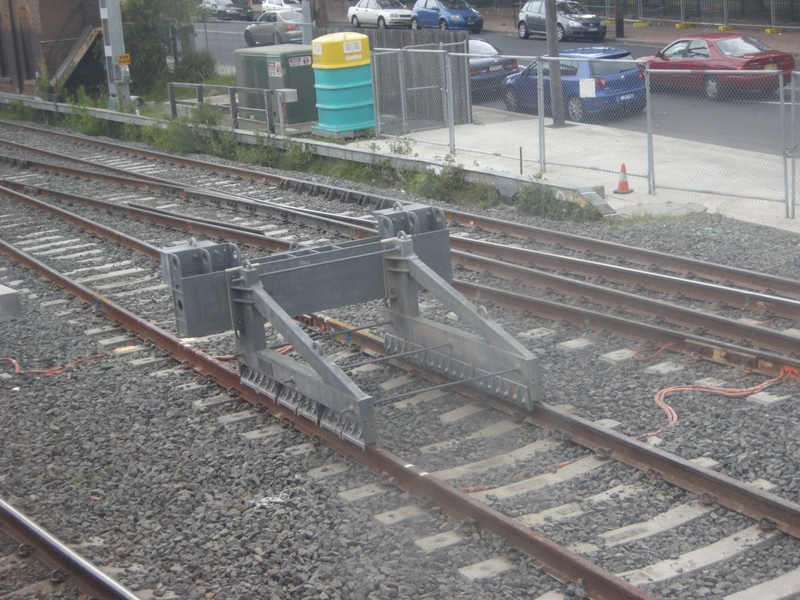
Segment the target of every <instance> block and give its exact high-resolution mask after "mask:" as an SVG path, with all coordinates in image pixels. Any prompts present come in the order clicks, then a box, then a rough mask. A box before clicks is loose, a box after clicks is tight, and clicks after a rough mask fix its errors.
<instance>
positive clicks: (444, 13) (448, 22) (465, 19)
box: [411, 0, 483, 33]
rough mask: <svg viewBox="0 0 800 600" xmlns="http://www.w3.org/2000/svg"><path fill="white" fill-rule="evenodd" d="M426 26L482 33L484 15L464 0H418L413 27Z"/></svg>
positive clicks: (412, 19)
mask: <svg viewBox="0 0 800 600" xmlns="http://www.w3.org/2000/svg"><path fill="white" fill-rule="evenodd" d="M425 27H427V28H437V27H438V28H439V29H468V30H469V31H471V32H472V33H480V32H481V30H482V29H483V17H482V16H481V13H479V12H478V11H477V10H475V9H474V8H472V7H471V6H470V5H469V4H467V3H466V2H464V0H417V3H416V4H415V5H414V10H412V11H411V29H422V28H425Z"/></svg>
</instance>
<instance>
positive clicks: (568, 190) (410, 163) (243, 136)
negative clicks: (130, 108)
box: [0, 93, 615, 216]
mask: <svg viewBox="0 0 800 600" xmlns="http://www.w3.org/2000/svg"><path fill="white" fill-rule="evenodd" d="M14 102H19V103H20V104H22V106H26V107H29V108H34V109H37V110H46V111H49V112H57V113H64V114H69V113H73V112H75V111H76V110H80V111H86V113H87V114H89V115H91V116H93V117H96V118H98V119H104V120H107V121H114V122H117V123H128V124H131V125H137V126H139V127H143V126H146V125H158V126H159V127H166V125H167V121H162V120H158V119H152V118H149V117H141V116H138V115H133V114H129V113H121V112H116V111H113V110H108V109H104V108H89V107H75V106H73V105H71V104H64V103H59V102H50V101H46V100H42V99H41V98H32V97H30V96H22V95H19V94H6V93H0V104H5V105H8V104H11V103H14ZM217 129H219V130H220V131H224V130H227V128H224V127H218V128H217ZM234 135H235V138H236V141H237V142H240V143H244V144H259V143H262V144H269V145H271V146H273V147H275V148H280V149H287V147H288V145H289V144H292V143H298V142H299V143H302V144H305V145H306V146H308V147H310V148H311V149H312V150H313V152H314V154H316V155H318V156H326V157H329V158H338V159H341V160H349V161H353V162H358V163H362V164H375V163H378V162H385V161H388V163H389V164H390V165H391V166H393V167H395V168H399V169H411V170H415V171H425V170H434V171H439V170H440V169H441V168H443V167H444V166H445V164H446V163H445V162H444V161H441V160H435V159H427V158H419V157H410V156H406V155H403V154H392V153H388V152H375V151H373V150H369V149H360V148H352V147H348V146H342V145H341V144H336V143H332V142H326V141H322V140H307V139H298V138H292V137H287V136H281V135H277V134H276V135H269V136H265V135H263V134H259V133H258V132H256V131H249V130H246V129H236V130H234ZM463 169H464V171H465V179H466V181H468V182H470V183H476V184H483V185H487V186H490V187H493V188H495V189H497V190H498V192H499V193H500V196H501V197H502V198H503V199H504V200H505V201H510V200H511V199H512V198H513V197H514V195H515V194H516V193H517V192H519V191H520V190H521V189H522V188H524V187H525V186H527V185H530V184H531V183H538V184H541V185H544V186H546V187H548V188H550V190H551V191H552V192H553V194H554V195H555V196H556V197H557V198H558V199H560V200H565V201H568V202H574V203H576V204H581V205H586V204H591V205H593V206H595V207H596V208H597V209H598V210H599V211H600V213H601V214H603V215H604V216H608V215H612V214H615V213H614V210H613V209H612V208H611V207H610V206H609V205H608V204H607V203H606V202H605V200H604V198H605V189H604V187H603V186H595V187H592V188H586V187H577V186H576V187H565V186H563V185H554V184H552V183H550V182H548V181H544V180H542V181H533V182H532V180H531V179H530V177H528V176H524V175H515V174H512V173H507V172H504V171H496V170H494V169H487V168H482V167H473V166H466V165H465V166H463Z"/></svg>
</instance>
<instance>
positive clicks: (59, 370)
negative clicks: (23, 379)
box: [0, 352, 108, 377]
mask: <svg viewBox="0 0 800 600" xmlns="http://www.w3.org/2000/svg"><path fill="white" fill-rule="evenodd" d="M106 354H108V352H103V353H102V354H94V355H92V356H86V357H84V358H79V359H78V360H73V361H72V362H69V363H67V364H65V365H60V366H58V367H50V368H49V369H31V370H29V371H24V370H22V368H20V366H19V363H18V362H17V361H16V360H14V359H13V358H0V362H7V363H11V364H12V365H14V373H16V374H17V375H32V374H39V375H47V376H48V377H53V376H55V375H63V374H64V373H66V371H67V369H68V368H69V367H74V366H75V365H79V364H81V363H82V362H85V361H87V360H94V359H96V358H102V357H104V356H105V355H106Z"/></svg>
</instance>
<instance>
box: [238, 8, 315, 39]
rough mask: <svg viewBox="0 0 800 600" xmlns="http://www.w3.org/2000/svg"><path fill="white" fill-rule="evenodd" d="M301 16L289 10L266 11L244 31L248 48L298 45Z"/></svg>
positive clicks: (301, 25)
mask: <svg viewBox="0 0 800 600" xmlns="http://www.w3.org/2000/svg"><path fill="white" fill-rule="evenodd" d="M302 23H303V15H301V14H300V13H297V12H293V11H290V10H266V11H264V12H263V13H261V16H260V17H259V19H258V21H257V22H256V23H254V24H253V25H250V26H249V27H248V28H247V29H245V30H244V41H245V42H247V45H248V46H257V45H259V44H265V45H269V44H288V43H298V44H299V43H300V42H301V41H302V40H303V24H302Z"/></svg>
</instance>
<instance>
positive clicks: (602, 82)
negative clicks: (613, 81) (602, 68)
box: [594, 77, 608, 89]
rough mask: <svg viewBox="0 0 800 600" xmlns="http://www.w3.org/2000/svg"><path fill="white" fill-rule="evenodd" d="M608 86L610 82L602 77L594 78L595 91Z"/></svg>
mask: <svg viewBox="0 0 800 600" xmlns="http://www.w3.org/2000/svg"><path fill="white" fill-rule="evenodd" d="M607 85H608V82H607V81H606V80H605V79H603V78H602V77H595V78H594V89H599V88H604V87H606V86H607Z"/></svg>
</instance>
